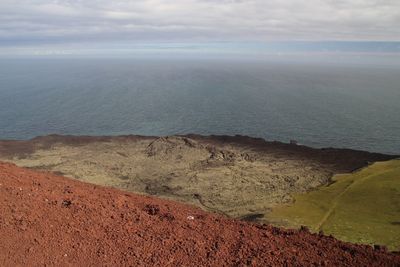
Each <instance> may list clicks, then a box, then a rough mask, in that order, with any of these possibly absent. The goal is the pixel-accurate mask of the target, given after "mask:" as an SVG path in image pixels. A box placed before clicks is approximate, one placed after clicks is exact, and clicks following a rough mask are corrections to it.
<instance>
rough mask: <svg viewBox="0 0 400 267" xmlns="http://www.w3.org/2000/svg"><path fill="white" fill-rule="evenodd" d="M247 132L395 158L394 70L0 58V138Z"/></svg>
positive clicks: (398, 107) (259, 62) (249, 62)
mask: <svg viewBox="0 0 400 267" xmlns="http://www.w3.org/2000/svg"><path fill="white" fill-rule="evenodd" d="M54 133H56V134H68V135H126V134H135V135H151V136H160V135H163V136H164V135H173V134H188V133H196V134H203V135H211V134H215V135H237V134H240V135H248V136H252V137H262V138H264V139H266V140H276V141H282V142H289V140H296V141H297V142H298V143H299V144H304V145H307V146H312V147H318V148H320V147H337V148H351V149H360V150H367V151H373V152H382V153H389V154H400V64H385V63H379V62H378V63H377V62H376V61H374V60H360V61H350V62H348V61H346V60H342V61H341V60H307V59H306V58H303V59H301V60H292V61H291V60H280V59H279V58H278V57H277V58H272V59H267V58H262V59H245V58H239V59H232V58H157V57H155V58H153V57H149V58H145V57H141V58H72V59H71V58H50V59H49V58H27V59H24V58H17V59H2V60H0V139H30V138H33V137H36V136H40V135H48V134H54Z"/></svg>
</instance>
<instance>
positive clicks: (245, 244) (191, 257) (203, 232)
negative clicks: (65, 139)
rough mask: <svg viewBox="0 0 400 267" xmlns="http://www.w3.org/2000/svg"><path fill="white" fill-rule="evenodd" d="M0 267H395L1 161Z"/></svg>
mask: <svg viewBox="0 0 400 267" xmlns="http://www.w3.org/2000/svg"><path fill="white" fill-rule="evenodd" d="M0 203H1V205H0V236H1V238H0V266H155V265H157V266H399V265H400V254H398V253H388V252H387V251H385V250H384V249H382V248H379V247H376V248H375V249H374V248H373V247H371V246H363V245H353V244H349V243H345V242H341V241H337V240H336V239H334V238H332V237H326V236H322V235H318V234H310V233H309V232H308V231H306V230H304V229H303V230H301V231H297V230H281V229H279V228H275V227H271V226H266V225H259V224H252V223H248V222H243V221H238V220H232V219H228V218H226V217H224V216H221V215H217V214H211V213H207V212H204V211H202V210H201V209H197V208H194V207H192V206H189V205H184V204H180V203H176V202H172V201H168V200H161V199H156V198H153V197H146V196H140V195H137V194H133V193H127V192H123V191H119V190H117V189H113V188H106V187H101V186H96V185H91V184H88V183H82V182H79V181H74V180H72V179H68V178H64V177H60V176H56V175H54V174H51V173H45V172H37V171H33V170H28V169H22V168H19V167H16V166H15V165H12V164H8V163H1V162H0Z"/></svg>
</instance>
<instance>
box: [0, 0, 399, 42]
mask: <svg viewBox="0 0 400 267" xmlns="http://www.w3.org/2000/svg"><path fill="white" fill-rule="evenodd" d="M271 41H272V42H282V41H385V42H386V41H400V1H399V0H307V1H305V0H131V1H127V0H119V1H113V0H0V46H3V47H8V48H10V47H28V46H30V47H32V46H38V45H42V46H43V45H47V46H60V45H75V46H76V45H79V44H86V45H87V44H96V45H98V46H102V45H104V46H107V44H115V43H118V44H120V45H122V44H138V43H147V44H156V43H210V42H241V43H243V42H250V43H251V42H264V43H265V42H267V43H268V42H271Z"/></svg>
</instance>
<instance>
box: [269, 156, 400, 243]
mask: <svg viewBox="0 0 400 267" xmlns="http://www.w3.org/2000/svg"><path fill="white" fill-rule="evenodd" d="M333 180H334V183H332V184H330V185H328V186H323V187H320V188H319V189H318V190H316V191H312V192H309V193H305V194H299V195H295V202H294V203H293V204H291V205H286V206H280V207H277V208H275V209H274V210H273V211H272V212H271V213H270V214H269V215H268V220H270V221H271V222H275V223H276V224H280V225H285V226H289V227H299V226H300V225H306V226H308V227H310V229H311V230H312V231H315V232H317V231H319V230H322V231H324V233H325V234H328V235H329V234H332V235H333V236H335V237H336V238H338V239H341V240H344V241H349V242H354V243H364V244H381V245H386V246H388V248H389V249H391V250H400V160H391V161H386V162H377V163H374V164H373V165H371V166H369V167H367V168H364V169H362V170H360V171H358V172H355V173H352V174H344V175H336V176H334V177H333Z"/></svg>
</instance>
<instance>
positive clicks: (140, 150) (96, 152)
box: [0, 135, 393, 222]
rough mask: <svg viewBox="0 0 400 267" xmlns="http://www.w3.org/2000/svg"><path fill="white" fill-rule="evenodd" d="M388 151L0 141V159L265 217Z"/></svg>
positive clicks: (240, 140)
mask: <svg viewBox="0 0 400 267" xmlns="http://www.w3.org/2000/svg"><path fill="white" fill-rule="evenodd" d="M391 158H393V157H392V156H386V155H381V154H372V153H368V152H360V151H353V150H341V149H312V148H308V147H304V146H298V145H289V144H283V143H279V142H266V141H264V140H262V139H256V138H250V137H244V136H235V137H228V136H210V137H204V136H198V135H189V136H170V137H161V138H158V137H141V136H120V137H74V136H58V135H52V136H45V137H38V138H35V139H32V140H29V141H0V160H3V161H9V162H13V163H15V164H17V165H18V166H23V167H29V168H33V169H40V170H48V171H52V172H55V173H57V174H62V175H65V176H68V177H72V178H76V179H78V180H81V181H85V182H90V183H94V184H99V185H107V186H113V187H116V188H120V189H124V190H127V191H130V192H137V193H142V194H146V195H153V196H158V197H162V198H168V199H173V200H177V201H180V202H185V203H190V204H194V205H196V206H199V207H201V208H203V209H204V210H209V211H214V212H218V213H222V214H225V215H228V216H230V217H234V218H242V219H245V220H253V221H255V220H257V221H261V222H262V221H265V220H266V218H265V214H267V213H268V212H269V211H270V209H271V208H272V207H274V206H276V205H277V204H282V203H287V202H290V201H292V194H293V193H301V192H306V191H310V190H312V189H314V188H316V187H319V186H321V185H326V184H328V183H330V181H331V177H332V175H333V174H336V173H343V172H350V171H353V170H355V169H358V168H360V167H363V166H366V165H367V164H368V163H369V162H373V161H377V160H388V159H391Z"/></svg>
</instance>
